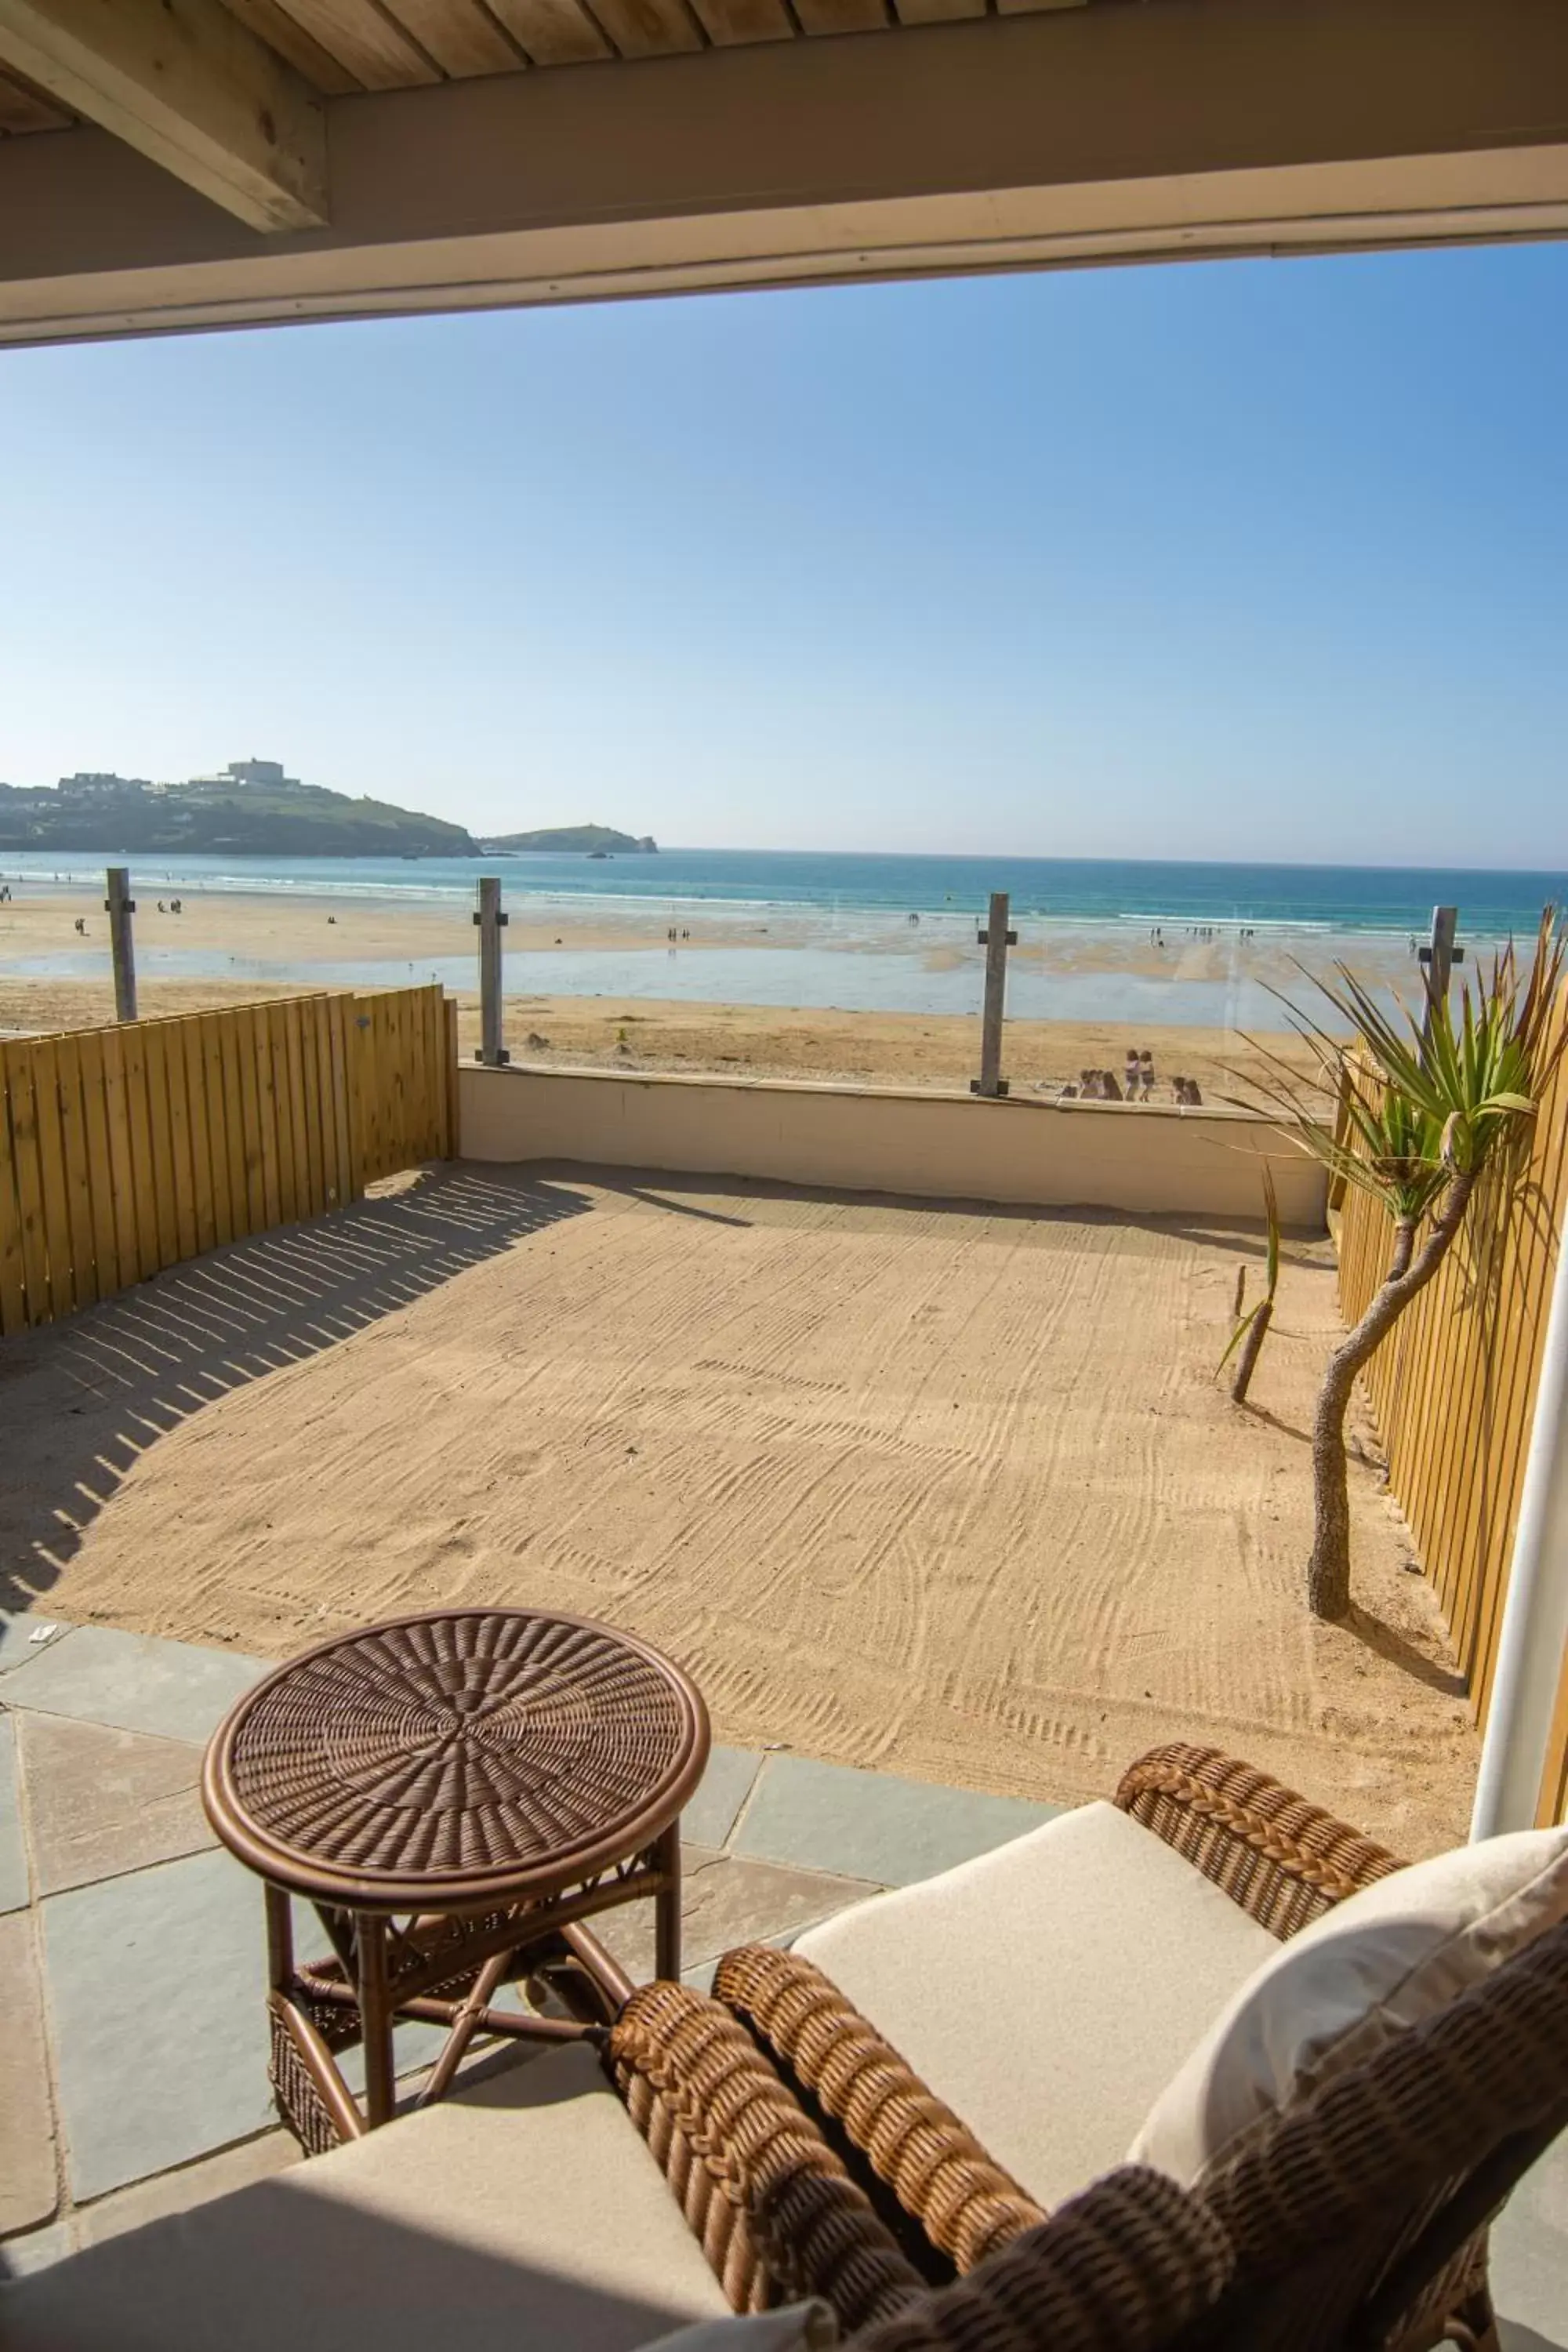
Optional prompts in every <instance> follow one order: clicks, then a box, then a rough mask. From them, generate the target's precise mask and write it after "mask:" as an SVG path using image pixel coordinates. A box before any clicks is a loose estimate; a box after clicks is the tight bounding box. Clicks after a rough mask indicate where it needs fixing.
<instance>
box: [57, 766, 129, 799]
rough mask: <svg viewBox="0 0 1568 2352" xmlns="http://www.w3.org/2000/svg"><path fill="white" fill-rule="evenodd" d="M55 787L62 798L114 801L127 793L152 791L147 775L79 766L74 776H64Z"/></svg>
mask: <svg viewBox="0 0 1568 2352" xmlns="http://www.w3.org/2000/svg"><path fill="white" fill-rule="evenodd" d="M55 789H56V791H57V792H58V793H59V795H60V797H61V799H62V800H68V801H112V800H119V799H120V798H121V795H122V794H123V793H145V792H150V791H151V790H152V786H151V785H150V784H149V783H148V782H147V779H146V777H145V776H113V775H104V774H101V773H100V772H98V771H97V770H89V769H82V768H79V769H78V771H77V772H76V774H75V775H74V776H62V777H61V778H60V780H59V782H58V784H57V785H56V787H55Z"/></svg>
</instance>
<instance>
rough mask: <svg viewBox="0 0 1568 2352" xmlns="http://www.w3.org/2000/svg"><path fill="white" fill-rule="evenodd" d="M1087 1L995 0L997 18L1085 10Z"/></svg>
mask: <svg viewBox="0 0 1568 2352" xmlns="http://www.w3.org/2000/svg"><path fill="white" fill-rule="evenodd" d="M1088 5H1089V0H996V14H997V15H998V16H1044V15H1045V14H1046V12H1047V9H1050V8H1087V7H1088Z"/></svg>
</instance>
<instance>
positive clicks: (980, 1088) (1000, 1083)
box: [969, 890, 1018, 1097]
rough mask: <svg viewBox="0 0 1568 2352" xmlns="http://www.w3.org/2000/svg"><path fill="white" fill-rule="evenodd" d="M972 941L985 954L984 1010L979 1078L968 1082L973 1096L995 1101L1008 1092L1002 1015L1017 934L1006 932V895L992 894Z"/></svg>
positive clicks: (995, 891)
mask: <svg viewBox="0 0 1568 2352" xmlns="http://www.w3.org/2000/svg"><path fill="white" fill-rule="evenodd" d="M975 937H976V938H977V939H978V940H979V942H980V944H981V946H982V947H983V948H984V950H985V1009H984V1013H983V1014H982V1016H981V1028H980V1076H978V1077H977V1078H971V1079H970V1081H969V1091H970V1093H971V1094H972V1095H990V1096H992V1097H996V1096H999V1095H1005V1093H1006V1091H1007V1081H1006V1079H1005V1077H1004V1076H1002V1014H1003V1008H1004V1004H1005V998H1006V993H1007V950H1008V949H1009V948H1011V947H1016V945H1017V943H1018V934H1017V932H1016V931H1010V930H1009V929H1007V893H1006V891H1005V890H993V891H992V893H991V911H990V913H989V915H987V917H986V919H985V929H984V930H983V931H977V932H976V933H975Z"/></svg>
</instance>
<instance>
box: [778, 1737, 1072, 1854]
mask: <svg viewBox="0 0 1568 2352" xmlns="http://www.w3.org/2000/svg"><path fill="white" fill-rule="evenodd" d="M1061 1810H1062V1809H1061V1807H1060V1806H1059V1805H1032V1804H1026V1802H1025V1801H1023V1800H1022V1799H1021V1798H1017V1797H990V1796H986V1795H984V1794H983V1793H982V1792H981V1791H979V1790H973V1789H947V1788H938V1787H935V1786H933V1785H932V1784H931V1783H930V1782H928V1781H925V1780H900V1778H899V1777H898V1775H897V1774H896V1773H891V1772H863V1771H858V1770H857V1769H854V1768H853V1767H852V1766H849V1765H847V1764H820V1763H818V1762H816V1759H814V1758H812V1757H808V1756H769V1757H768V1758H766V1759H765V1760H764V1762H763V1768H762V1770H761V1772H760V1773H759V1774H758V1776H757V1782H756V1786H755V1788H754V1790H752V1798H751V1801H750V1803H749V1804H748V1805H747V1807H746V1811H745V1814H744V1817H743V1818H742V1822H741V1825H740V1827H739V1829H738V1830H737V1831H736V1832H735V1838H734V1849H733V1850H734V1852H735V1853H738V1854H746V1855H751V1856H754V1857H755V1858H756V1859H757V1860H758V1861H761V1862H780V1863H788V1864H794V1865H795V1867H797V1868H800V1869H815V1870H825V1871H828V1872H831V1873H832V1874H834V1875H835V1876H837V1877H842V1878H853V1879H860V1880H863V1881H869V1882H871V1883H872V1884H874V1885H879V1886H910V1885H913V1884H914V1883H915V1881H916V1880H917V1879H921V1878H930V1877H931V1876H933V1875H934V1874H935V1873H936V1872H938V1871H940V1870H951V1869H952V1868H953V1866H954V1865H955V1864H958V1863H961V1862H968V1861H969V1860H970V1859H971V1857H972V1856H973V1855H974V1854H977V1853H989V1852H990V1851H991V1849H992V1847H993V1846H998V1845H1004V1844H1005V1843H1006V1841H1007V1840H1008V1839H1009V1838H1015V1837H1022V1836H1023V1835H1024V1833H1025V1832H1026V1831H1028V1830H1035V1829H1038V1828H1039V1826H1040V1824H1041V1822H1048V1821H1049V1820H1050V1819H1051V1817H1052V1816H1053V1814H1055V1813H1058V1812H1060V1811H1061Z"/></svg>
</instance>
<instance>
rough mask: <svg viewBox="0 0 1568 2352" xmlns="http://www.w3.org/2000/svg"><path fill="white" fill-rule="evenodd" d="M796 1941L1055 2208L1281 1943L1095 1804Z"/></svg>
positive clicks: (1096, 2172) (1118, 2148)
mask: <svg viewBox="0 0 1568 2352" xmlns="http://www.w3.org/2000/svg"><path fill="white" fill-rule="evenodd" d="M795 1950H796V1951H798V1952H800V1953H802V1954H803V1955H804V1956H805V1958H808V1959H811V1960H815V1961H816V1965H817V1966H818V1967H819V1968H820V1969H822V1970H823V1971H824V1973H825V1974H826V1975H827V1976H829V1977H831V1978H832V1979H833V1981H834V1983H835V1984H836V1985H837V1987H838V1988H839V1990H840V1991H841V1992H843V1993H844V1994H846V1995H847V1998H848V1999H849V2000H852V2001H853V2002H854V2003H855V2006H856V2007H857V2008H858V2010H860V2011H861V2012H862V2013H863V2014H864V2015H865V2016H867V2017H868V2018H869V2019H870V2021H871V2022H872V2023H873V2025H875V2026H877V2027H878V2028H879V2031H880V2032H882V2033H883V2034H884V2035H885V2036H886V2037H887V2039H888V2040H889V2042H891V2043H892V2044H893V2046H894V2048H895V2049H897V2050H898V2051H899V2052H900V2053H901V2054H902V2056H903V2057H904V2058H906V2059H907V2060H908V2062H909V2063H910V2065H911V2066H912V2067H913V2068H914V2070H915V2072H916V2073H917V2074H920V2075H921V2076H922V2077H923V2079H924V2080H925V2082H926V2083H928V2084H930V2086H931V2089H932V2090H933V2091H935V2092H936V2093H937V2094H938V2095H939V2096H940V2097H942V2098H943V2099H945V2100H946V2102H947V2104H948V2105H949V2106H950V2107H952V2109H953V2110H954V2112H955V2113H956V2114H957V2115H958V2116H961V2117H962V2119H963V2122H964V2123H966V2124H967V2125H968V2126H969V2127H970V2129H971V2130H972V2131H973V2133H974V2134H975V2135H976V2137H978V2138H979V2140H980V2141H981V2143H982V2145H983V2146H984V2147H985V2148H987V2149H988V2150H989V2152H990V2153H991V2155H992V2156H993V2157H994V2158H995V2159H996V2161H997V2163H998V2164H1001V2165H1005V2167H1006V2168H1007V2170H1008V2171H1009V2172H1011V2173H1012V2175H1013V2177H1014V2179H1016V2180H1017V2181H1018V2182H1019V2184H1020V2185H1021V2186H1022V2187H1023V2188H1025V2189H1027V2190H1028V2191H1029V2193H1030V2195H1031V2196H1033V2197H1036V2198H1037V2199H1038V2200H1039V2201H1040V2202H1041V2203H1042V2204H1044V2205H1047V2206H1054V2205H1058V2204H1060V2203H1061V2201H1062V2200H1063V2199H1064V2198H1067V2197H1070V2196H1072V2195H1073V2194H1074V2193H1075V2192H1076V2191H1077V2190H1079V2189H1083V2188H1086V2187H1087V2186H1088V2184H1089V2182H1090V2181H1091V2180H1094V2179H1098V2177H1099V2176H1100V2174H1101V2173H1102V2172H1108V2171H1110V2169H1111V2168H1113V2167H1114V2166H1116V2165H1118V2164H1120V2163H1121V2161H1122V2159H1123V2153H1124V2151H1125V2149H1126V2147H1127V2143H1128V2141H1129V2139H1130V2138H1131V2136H1132V2134H1133V2133H1134V2132H1135V2131H1136V2130H1137V2128H1138V2126H1139V2125H1140V2124H1141V2123H1142V2120H1143V2117H1144V2116H1146V2115H1147V2114H1148V2111H1149V2107H1150V2105H1151V2103H1152V2100H1153V2099H1154V2098H1155V2096H1156V2095H1157V2094H1158V2093H1159V2092H1160V2090H1161V2089H1162V2088H1163V2085H1164V2084H1166V2083H1167V2082H1169V2080H1170V2078H1171V2074H1172V2071H1173V2068H1174V2067H1175V2066H1176V2065H1177V2063H1179V2062H1180V2060H1181V2057H1182V2055H1183V2053H1184V2052H1186V2051H1188V2050H1190V2049H1191V2048H1192V2046H1193V2044H1194V2042H1195V2041H1196V2040H1197V2039H1198V2037H1199V2035H1200V2034H1202V2033H1204V2032H1206V2030H1207V2028H1208V2027H1209V2025H1210V2024H1211V2023H1212V2022H1213V2021H1214V2019H1215V2017H1216V2016H1217V2015H1218V2013H1219V2011H1221V2010H1222V2009H1223V2008H1224V2007H1225V2005H1226V2002H1227V2001H1228V2000H1229V1999H1230V1997H1231V1995H1232V1993H1234V1992H1235V1990H1236V1989H1237V1985H1239V1984H1242V1983H1245V1981H1246V1980H1247V1978H1248V1977H1250V1976H1251V1975H1252V1974H1253V1972H1254V1970H1255V1969H1258V1967H1260V1966H1261V1965H1262V1963H1263V1961H1264V1960H1266V1959H1267V1958H1268V1957H1269V1955H1270V1954H1271V1953H1273V1952H1276V1951H1278V1950H1279V1946H1278V1944H1277V1943H1276V1942H1275V1940H1274V1938H1273V1937H1272V1936H1270V1935H1269V1934H1268V1931H1267V1930H1266V1929H1265V1928H1262V1927H1258V1924H1257V1922H1256V1921H1255V1920H1252V1919H1249V1918H1248V1917H1247V1914H1246V1913H1245V1912H1244V1911H1243V1910H1241V1909H1240V1908H1239V1906H1237V1905H1236V1904H1235V1903H1233V1902H1232V1901H1231V1899H1230V1897H1229V1895H1222V1894H1221V1893H1220V1891H1219V1889H1218V1887H1217V1886H1215V1885H1212V1884H1211V1883H1210V1881H1209V1880H1208V1879H1206V1878H1205V1877H1204V1875H1203V1874H1202V1873H1201V1872H1200V1871H1197V1870H1194V1867H1193V1865H1192V1864H1191V1863H1189V1862H1184V1861H1183V1859H1182V1857H1181V1856H1180V1855H1179V1854H1176V1853H1173V1852H1172V1851H1171V1849H1170V1847H1169V1846H1168V1845H1166V1844H1165V1843H1163V1840H1162V1839H1160V1838H1157V1837H1156V1836H1155V1835H1154V1834H1153V1832H1152V1831H1151V1830H1146V1829H1143V1828H1142V1827H1141V1826H1140V1825H1139V1823H1138V1822H1134V1821H1132V1820H1131V1819H1130V1818H1129V1816H1128V1815H1127V1814H1125V1813H1123V1812H1120V1811H1118V1810H1117V1808H1116V1807H1115V1806H1114V1805H1109V1804H1092V1805H1082V1806H1079V1808H1078V1809H1077V1810H1076V1811H1072V1812H1068V1813H1062V1814H1060V1815H1058V1818H1057V1819H1056V1820H1055V1821H1052V1822H1047V1823H1046V1825H1045V1827H1044V1828H1043V1829H1038V1830H1034V1831H1032V1832H1030V1833H1029V1835H1028V1836H1027V1837H1022V1838H1017V1839H1015V1840H1014V1841H1013V1843H1011V1844H1008V1845H1004V1846H998V1847H997V1848H996V1849H995V1851H994V1853H985V1854H981V1855H980V1856H979V1857H978V1858H977V1859H976V1860H975V1861H973V1862H966V1863H963V1864H961V1865H960V1867H959V1868H958V1869H956V1870H950V1871H947V1872H945V1873H944V1874H942V1876H941V1877H940V1878H931V1879H927V1880H926V1881H925V1882H924V1884H923V1885H919V1886H909V1887H904V1888H902V1889H900V1891H899V1892H898V1893H897V1894H893V1895H875V1896H873V1897H872V1898H871V1899H870V1900H869V1901H868V1902H866V1903H861V1904H857V1905H856V1906H855V1907H854V1909H853V1910H849V1911H841V1912H840V1913H839V1914H838V1916H837V1918H834V1919H830V1920H828V1921H827V1922H826V1924H825V1925H824V1926H822V1927H815V1928H813V1929H812V1930H811V1931H810V1933H809V1934H807V1935H805V1936H802V1937H800V1938H799V1939H798V1941H797V1942H796V1944H795Z"/></svg>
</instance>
